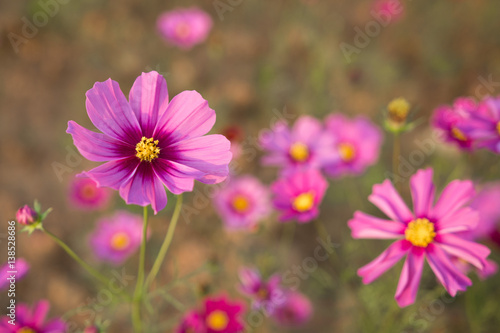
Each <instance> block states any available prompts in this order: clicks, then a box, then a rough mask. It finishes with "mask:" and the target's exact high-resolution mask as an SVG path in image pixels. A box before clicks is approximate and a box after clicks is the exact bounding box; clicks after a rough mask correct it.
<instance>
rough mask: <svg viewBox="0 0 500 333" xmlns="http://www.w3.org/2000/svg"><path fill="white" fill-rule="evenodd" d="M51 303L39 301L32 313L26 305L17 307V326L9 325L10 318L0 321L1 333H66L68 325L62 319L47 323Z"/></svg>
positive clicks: (5, 317)
mask: <svg viewBox="0 0 500 333" xmlns="http://www.w3.org/2000/svg"><path fill="white" fill-rule="evenodd" d="M49 308H50V305H49V302H47V301H39V302H38V303H37V304H36V305H35V306H34V307H33V310H32V311H31V310H30V309H29V308H28V306H26V305H25V304H19V305H16V309H15V318H16V320H15V325H11V324H9V321H10V320H11V318H10V317H8V316H4V317H3V318H1V320H0V332H3V333H32V332H34V333H65V332H66V324H65V323H64V322H63V321H62V320H60V319H52V320H49V321H48V322H46V320H45V318H46V316H47V314H48V312H49Z"/></svg>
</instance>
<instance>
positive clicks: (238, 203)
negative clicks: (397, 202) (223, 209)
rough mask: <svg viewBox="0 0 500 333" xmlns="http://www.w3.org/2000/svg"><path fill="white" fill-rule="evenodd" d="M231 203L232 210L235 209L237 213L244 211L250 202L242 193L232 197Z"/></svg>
mask: <svg viewBox="0 0 500 333" xmlns="http://www.w3.org/2000/svg"><path fill="white" fill-rule="evenodd" d="M232 205H233V208H234V210H236V211H237V212H239V213H243V212H246V211H247V210H248V208H249V207H250V202H249V201H248V199H247V198H246V197H244V196H242V195H237V196H235V197H234V199H233V202H232Z"/></svg>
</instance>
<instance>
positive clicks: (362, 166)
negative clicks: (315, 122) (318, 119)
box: [324, 114, 383, 177]
mask: <svg viewBox="0 0 500 333" xmlns="http://www.w3.org/2000/svg"><path fill="white" fill-rule="evenodd" d="M325 126H326V129H327V131H329V133H330V134H331V135H332V136H333V137H334V141H333V144H332V147H333V149H335V151H336V152H337V153H338V155H339V156H340V158H339V159H337V160H335V161H333V162H331V163H328V164H326V165H325V167H324V171H325V173H326V174H327V175H328V176H331V177H340V176H343V175H345V174H361V173H363V172H364V171H365V170H366V168H367V167H369V166H371V165H373V164H375V163H376V162H377V160H378V157H379V152H380V146H381V143H382V138H383V137H382V131H381V130H380V129H379V128H378V127H377V126H375V125H374V124H373V123H372V122H371V121H369V120H368V119H366V118H364V117H357V118H355V119H352V120H350V119H347V118H346V117H345V116H344V115H342V114H331V115H329V116H328V117H327V118H326V119H325Z"/></svg>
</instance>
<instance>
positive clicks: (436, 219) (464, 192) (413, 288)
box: [348, 169, 490, 307]
mask: <svg viewBox="0 0 500 333" xmlns="http://www.w3.org/2000/svg"><path fill="white" fill-rule="evenodd" d="M432 176H433V170H432V169H426V170H419V171H418V172H417V173H416V174H415V175H413V176H412V177H411V180H410V188H411V193H412V198H413V213H412V212H411V211H410V210H409V209H408V207H407V206H406V204H405V203H404V201H403V200H402V199H401V197H400V196H399V194H398V193H397V192H396V190H395V189H394V186H393V185H392V183H391V182H390V181H389V180H386V181H384V182H383V183H382V184H378V185H375V186H373V192H372V194H371V195H370V196H369V197H368V200H370V201H371V202H372V203H373V204H374V205H376V206H377V207H378V208H379V209H380V210H382V211H383V212H384V213H385V214H386V215H387V216H388V217H389V219H381V218H377V217H374V216H371V215H367V214H365V213H362V212H359V211H357V212H356V213H354V218H353V219H351V220H350V221H349V223H348V224H349V227H350V228H351V230H352V236H353V238H378V239H397V240H396V241H395V242H394V243H393V244H392V245H390V246H389V248H388V249H387V250H385V251H384V252H383V253H382V254H381V255H380V256H379V257H377V258H376V259H375V260H373V261H372V262H371V263H369V264H368V265H366V266H364V267H362V268H360V269H359V270H358V275H359V276H361V277H362V278H363V283H365V284H368V283H371V282H372V281H374V280H375V279H377V278H378V277H379V276H380V275H382V274H383V273H384V272H385V271H387V270H388V269H389V268H391V267H392V266H394V265H395V264H396V263H397V262H398V261H399V260H400V259H401V258H403V257H404V256H406V260H405V263H404V265H403V271H402V272H401V276H400V279H399V283H398V287H397V290H396V296H395V298H396V301H397V303H398V304H399V306H400V307H404V306H407V305H410V304H412V303H414V302H415V298H416V295H417V290H418V285H419V283H420V277H421V276H422V270H423V267H424V261H425V258H427V262H428V263H429V266H431V269H432V270H433V271H434V274H435V275H436V277H437V279H438V280H439V281H440V282H441V284H442V285H443V286H444V287H445V288H446V290H447V291H448V293H449V294H450V295H451V296H455V295H456V294H457V291H465V290H466V288H467V287H468V286H470V285H471V284H472V282H471V280H470V279H469V278H468V277H467V276H466V275H464V274H463V273H462V272H461V271H460V270H459V269H458V268H457V267H456V266H455V265H454V264H453V261H452V260H451V257H452V256H453V257H458V258H460V259H462V260H465V261H466V262H468V263H470V264H472V265H474V266H475V267H477V268H478V269H483V268H484V266H485V265H486V257H488V255H489V253H490V250H489V249H488V248H487V247H486V246H484V245H481V244H478V243H474V242H471V241H468V240H465V239H463V238H461V237H460V236H459V234H457V233H458V232H460V231H467V230H472V229H474V228H475V227H476V225H477V223H478V221H479V214H478V213H477V212H476V211H475V210H473V209H472V208H470V207H467V206H466V204H467V203H468V202H469V201H470V200H471V199H472V198H473V197H474V195H475V191H474V185H473V183H472V182H471V181H459V180H455V181H453V182H451V183H450V184H449V185H448V186H447V187H446V188H445V189H444V190H443V192H442V193H441V197H440V198H439V200H437V202H436V204H435V205H434V204H433V202H434V194H435V189H434V184H433V182H432Z"/></svg>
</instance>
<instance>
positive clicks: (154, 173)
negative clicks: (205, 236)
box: [67, 72, 231, 214]
mask: <svg viewBox="0 0 500 333" xmlns="http://www.w3.org/2000/svg"><path fill="white" fill-rule="evenodd" d="M86 105H87V113H88V115H89V118H90V120H91V121H92V122H93V123H94V125H95V126H96V127H97V128H98V129H99V130H100V131H102V132H103V133H96V132H93V131H89V130H87V129H85V128H83V127H81V126H80V125H78V124H77V123H75V122H74V121H70V122H69V123H68V130H67V133H69V134H71V135H72V136H73V141H74V143H75V146H76V147H77V148H78V150H79V151H80V153H81V154H82V155H83V156H84V157H85V158H87V159H89V160H91V161H96V162H106V163H104V164H102V165H100V166H98V167H97V168H94V169H92V170H90V171H87V172H84V173H83V176H86V177H89V178H91V179H92V180H94V181H95V182H96V183H97V186H99V187H111V188H112V189H115V190H119V191H120V196H121V197H122V198H123V199H124V200H125V202H127V203H128V204H136V205H140V206H147V205H149V204H151V206H152V207H153V210H154V212H155V214H156V213H157V212H158V211H160V210H162V209H163V208H165V206H166V205H167V194H166V192H165V188H164V186H166V187H167V189H168V190H169V191H170V192H172V193H173V194H180V193H183V192H186V191H192V190H193V185H194V180H195V179H196V180H198V181H201V182H203V183H206V184H215V183H219V182H221V181H223V180H224V179H225V178H226V177H227V175H228V172H229V171H228V164H229V162H230V161H231V152H230V151H229V149H230V144H229V141H228V140H227V139H226V138H225V137H224V136H222V135H205V134H206V133H207V132H208V131H210V129H211V128H212V127H213V125H214V123H215V112H214V110H212V109H210V108H209V107H208V103H207V101H206V100H204V99H203V98H202V97H201V95H200V94H198V93H197V92H195V91H184V92H182V93H180V94H179V95H177V96H175V97H174V98H173V99H172V100H171V101H170V102H169V100H168V91H167V83H166V81H165V79H164V78H163V77H162V76H161V75H159V74H158V73H157V72H150V73H143V74H142V75H141V76H140V77H139V78H137V80H136V81H135V83H134V85H133V87H132V89H131V91H130V96H129V101H127V99H126V98H125V96H124V95H123V93H122V92H121V90H120V87H119V85H118V83H117V82H115V81H112V80H111V79H109V80H107V81H105V82H97V83H96V84H95V85H94V87H93V88H92V89H90V90H89V91H88V92H87V103H86Z"/></svg>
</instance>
